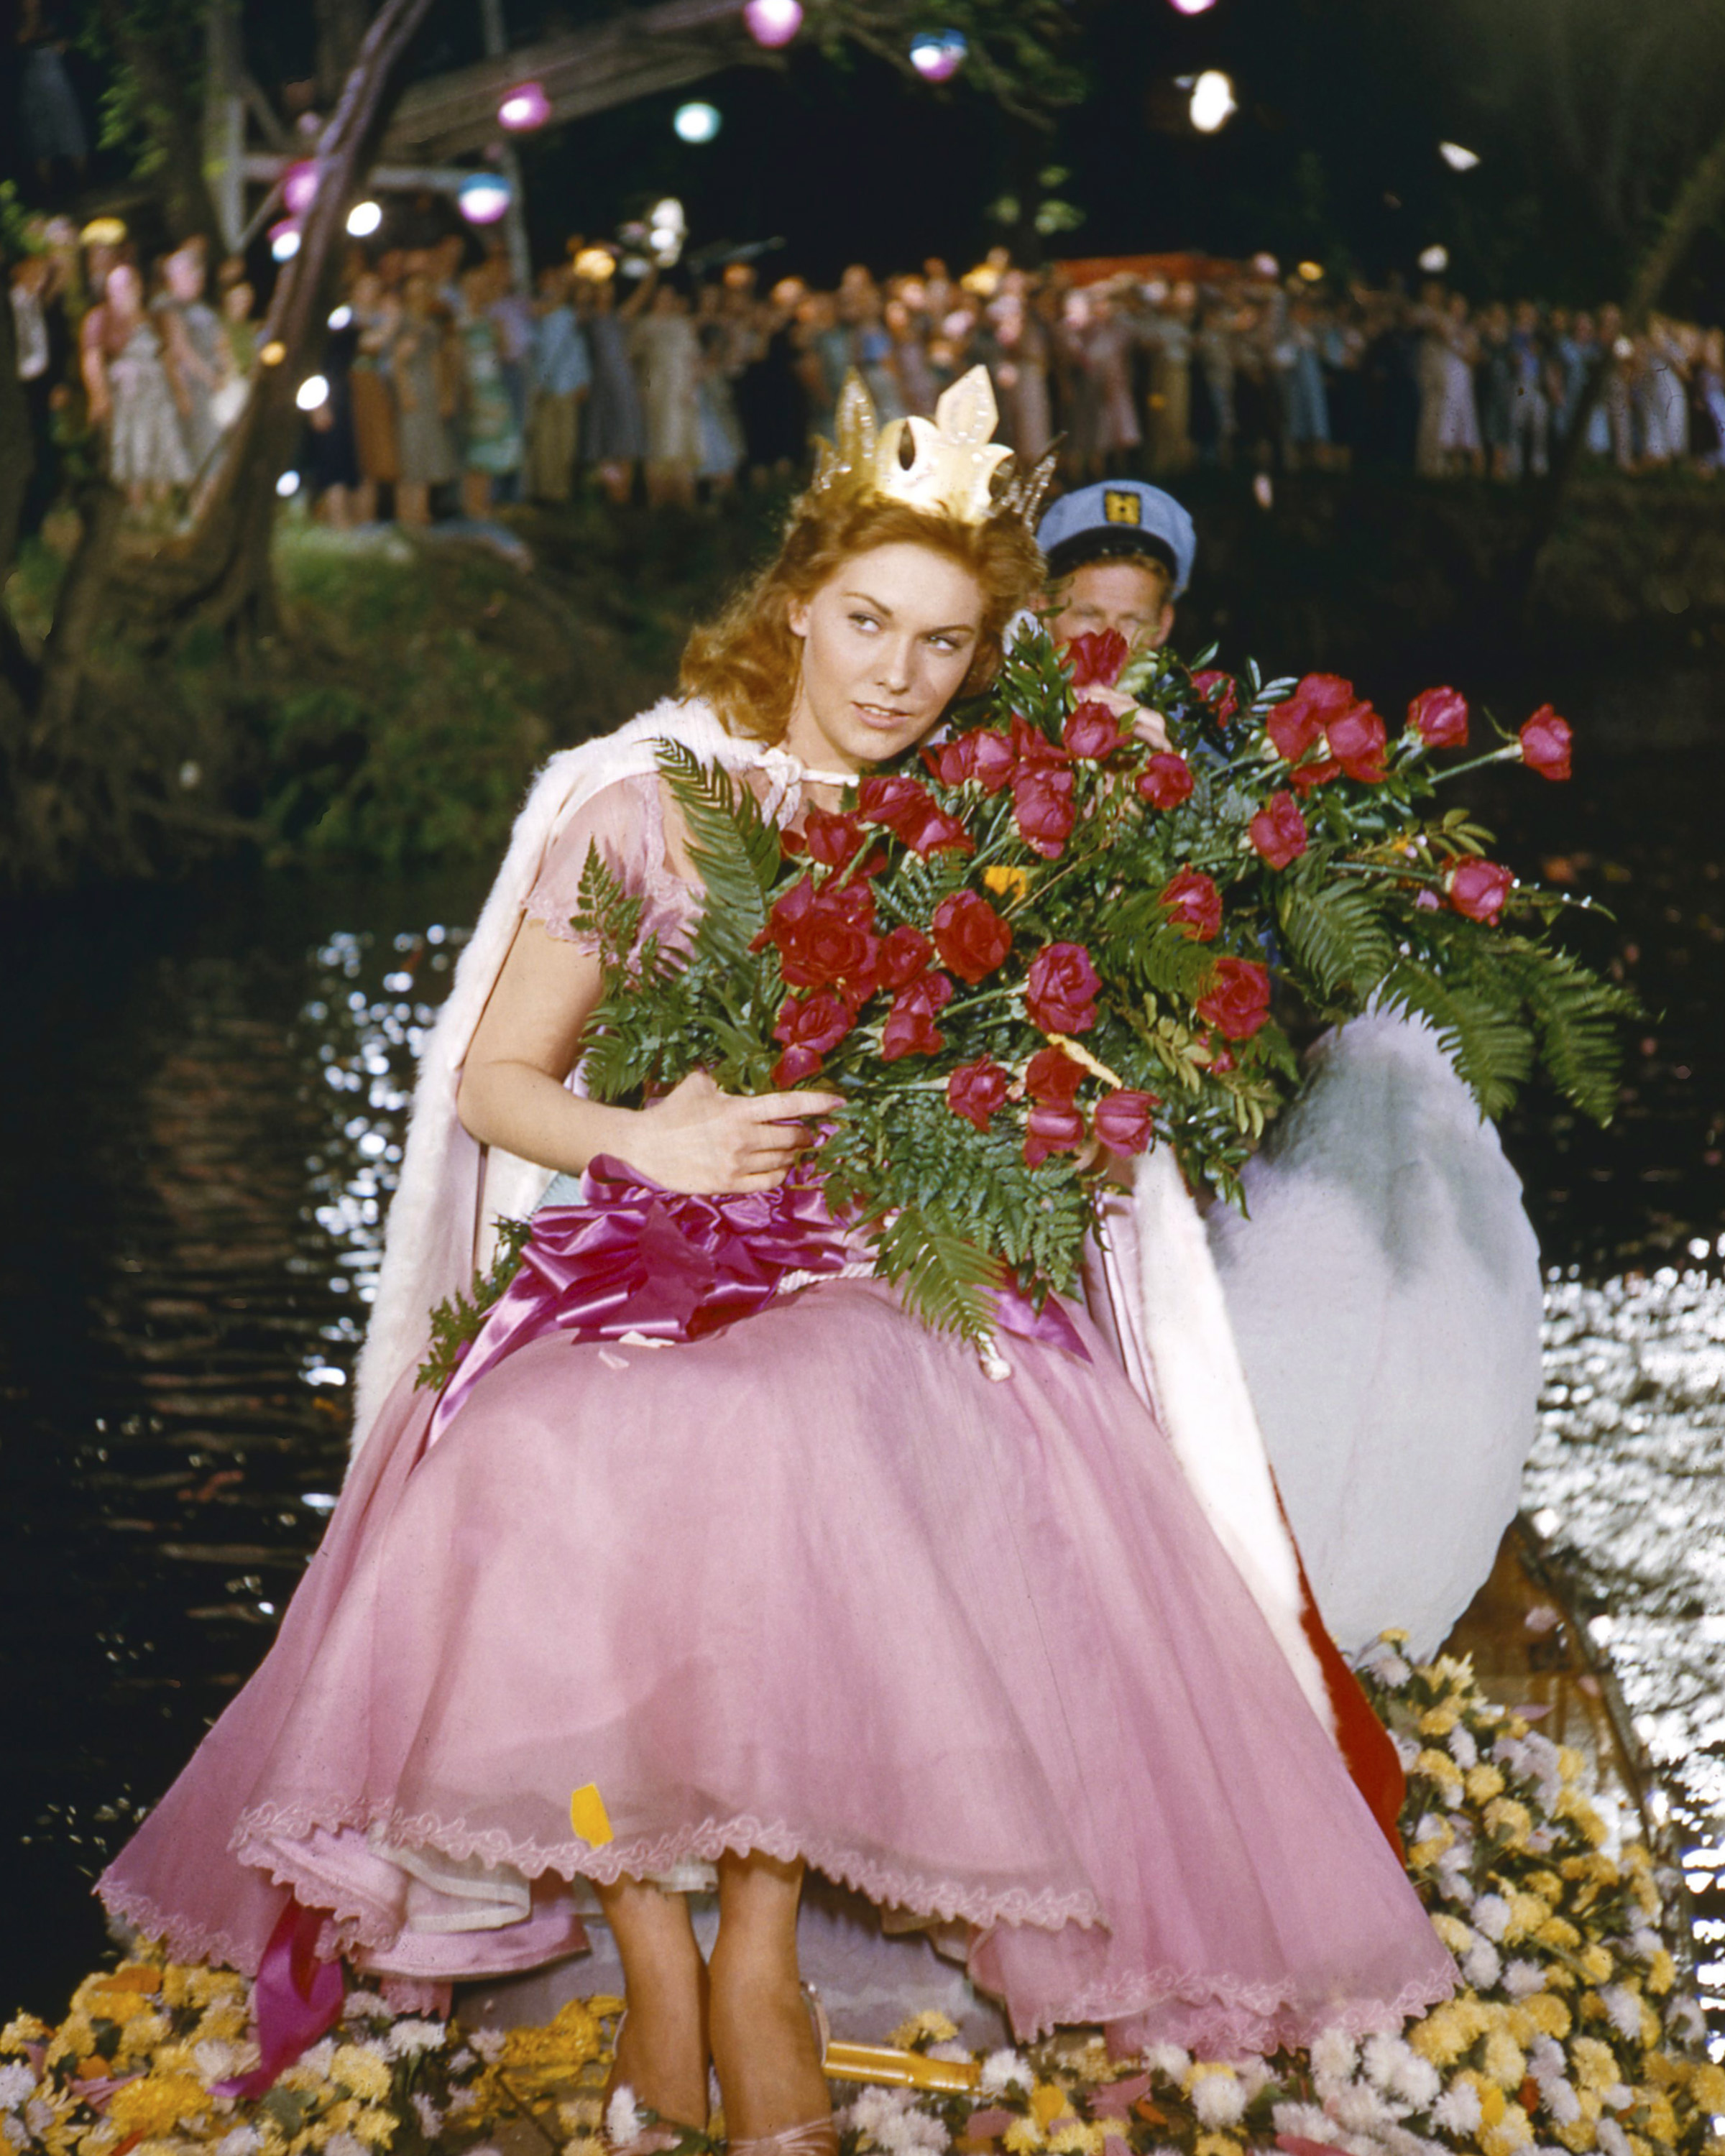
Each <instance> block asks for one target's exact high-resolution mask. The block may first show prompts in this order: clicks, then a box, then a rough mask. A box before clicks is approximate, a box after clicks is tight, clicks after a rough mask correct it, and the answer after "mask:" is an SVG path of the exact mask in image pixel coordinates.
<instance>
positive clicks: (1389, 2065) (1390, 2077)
mask: <svg viewBox="0 0 1725 2156" xmlns="http://www.w3.org/2000/svg"><path fill="white" fill-rule="evenodd" d="M1406 2048H1407V2046H1405V2045H1404V2043H1403V2042H1402V2040H1401V2039H1400V2037H1399V2036H1368V2037H1367V2039H1366V2046H1365V2050H1364V2051H1363V2052H1362V2053H1361V2055H1360V2064H1361V2065H1362V2066H1363V2067H1364V2069H1365V2073H1366V2079H1367V2080H1368V2081H1369V2082H1376V2083H1377V2085H1378V2087H1379V2088H1381V2089H1387V2088H1388V2087H1390V2085H1391V2083H1392V2082H1394V2079H1395V2070H1396V2066H1397V2064H1398V2061H1397V2059H1396V2053H1397V2052H1398V2051H1404V2050H1405V2049H1406Z"/></svg>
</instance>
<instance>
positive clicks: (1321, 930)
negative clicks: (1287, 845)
mask: <svg viewBox="0 0 1725 2156" xmlns="http://www.w3.org/2000/svg"><path fill="white" fill-rule="evenodd" d="M1321 872H1322V871H1321V870H1316V869H1314V870H1312V871H1309V872H1308V873H1307V874H1305V875H1300V874H1297V873H1291V872H1286V871H1285V872H1284V874H1283V875H1282V876H1281V879H1280V880H1279V882H1278V885H1277V887H1276V918H1277V920H1278V921H1279V922H1280V923H1281V932H1282V934H1283V935H1284V936H1285V937H1286V939H1287V945H1288V953H1289V956H1290V957H1291V958H1292V959H1293V960H1294V962H1295V963H1296V965H1298V966H1300V967H1301V968H1304V969H1305V970H1306V971H1307V973H1310V974H1311V975H1312V978H1313V979H1314V980H1315V981H1316V982H1317V984H1318V987H1319V988H1320V989H1321V990H1322V993H1323V995H1324V997H1325V998H1332V997H1334V996H1337V995H1338V994H1341V993H1343V992H1344V991H1346V992H1348V993H1351V994H1352V995H1353V996H1354V997H1357V998H1361V999H1362V1000H1363V998H1365V997H1366V996H1368V995H1369V994H1370V993H1371V991H1372V990H1373V988H1375V987H1376V986H1377V984H1378V982H1379V981H1381V980H1382V979H1383V978H1384V975H1385V973H1388V972H1389V968H1390V966H1391V964H1392V962H1393V961H1394V956H1395V950H1394V945H1393V944H1392V942H1390V938H1389V931H1388V929H1387V928H1386V927H1385V926H1384V917H1383V914H1382V911H1381V910H1380V908H1379V906H1378V901H1377V900H1376V898H1375V896H1373V892H1372V891H1371V890H1370V889H1369V887H1368V886H1366V885H1363V884H1354V883H1321V882H1319V881H1318V880H1317V878H1318V875H1319V874H1320V873H1321Z"/></svg>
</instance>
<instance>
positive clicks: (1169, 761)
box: [1138, 749, 1192, 808]
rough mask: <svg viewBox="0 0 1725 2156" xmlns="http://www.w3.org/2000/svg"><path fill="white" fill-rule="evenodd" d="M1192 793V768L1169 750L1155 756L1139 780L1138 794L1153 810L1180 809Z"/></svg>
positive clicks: (1183, 758)
mask: <svg viewBox="0 0 1725 2156" xmlns="http://www.w3.org/2000/svg"><path fill="white" fill-rule="evenodd" d="M1191 791H1192V767H1191V765H1190V764H1189V763H1188V762H1187V761H1186V759H1185V757H1183V756H1176V755H1175V754H1174V752H1173V750H1172V749H1167V750H1164V751H1163V753H1162V754H1161V755H1160V756H1153V757H1151V759H1150V761H1149V762H1148V763H1147V764H1146V765H1145V766H1144V768H1143V770H1142V773H1140V774H1139V778H1138V792H1139V793H1140V794H1142V797H1143V798H1144V799H1145V800H1146V801H1147V802H1148V803H1150V806H1151V807H1152V808H1178V807H1179V805H1180V803H1182V802H1183V801H1184V800H1185V799H1186V798H1188V796H1189V794H1190V793H1191Z"/></svg>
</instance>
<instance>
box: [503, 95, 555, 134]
mask: <svg viewBox="0 0 1725 2156" xmlns="http://www.w3.org/2000/svg"><path fill="white" fill-rule="evenodd" d="M550 117H551V100H550V99H549V98H548V97H547V95H546V94H545V88H544V85H543V84H542V83H536V82H523V83H519V84H517V85H516V87H515V89H513V90H511V92H510V93H509V95H508V96H507V97H506V98H505V99H504V100H503V102H502V104H501V105H499V106H498V108H497V119H498V123H499V125H500V126H504V127H506V128H508V129H509V131H510V132H511V134H514V135H525V134H526V133H527V132H528V131H529V130H530V129H531V128H535V127H542V126H544V125H545V123H546V121H547V120H549V119H550Z"/></svg>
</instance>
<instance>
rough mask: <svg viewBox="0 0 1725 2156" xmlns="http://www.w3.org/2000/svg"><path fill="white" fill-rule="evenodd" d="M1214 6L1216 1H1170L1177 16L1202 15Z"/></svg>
mask: <svg viewBox="0 0 1725 2156" xmlns="http://www.w3.org/2000/svg"><path fill="white" fill-rule="evenodd" d="M1215 4H1216V0H1172V5H1173V10H1174V13H1176V14H1177V15H1203V14H1207V13H1209V10H1210V9H1211V8H1214V6H1215Z"/></svg>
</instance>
